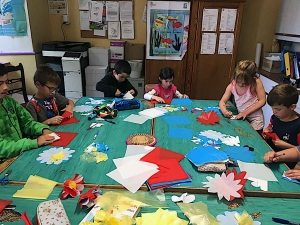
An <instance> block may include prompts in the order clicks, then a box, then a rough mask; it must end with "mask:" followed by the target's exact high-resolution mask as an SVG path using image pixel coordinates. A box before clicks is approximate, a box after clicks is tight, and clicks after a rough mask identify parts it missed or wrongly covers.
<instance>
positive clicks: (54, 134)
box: [49, 132, 60, 141]
mask: <svg viewBox="0 0 300 225" xmlns="http://www.w3.org/2000/svg"><path fill="white" fill-rule="evenodd" d="M49 135H50V136H52V137H54V141H57V140H59V139H60V136H58V135H57V134H56V133H54V132H53V133H50V134H49Z"/></svg>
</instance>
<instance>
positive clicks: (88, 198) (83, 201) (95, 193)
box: [78, 186, 102, 208]
mask: <svg viewBox="0 0 300 225" xmlns="http://www.w3.org/2000/svg"><path fill="white" fill-rule="evenodd" d="M101 195H102V191H101V190H99V189H98V186H94V187H92V188H90V189H89V190H88V191H87V192H86V193H84V194H82V195H80V197H79V199H78V205H80V206H81V207H82V206H86V207H88V208H91V207H92V206H94V205H95V200H96V199H97V198H98V197H99V196H101Z"/></svg>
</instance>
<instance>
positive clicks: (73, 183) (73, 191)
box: [60, 173, 84, 200]
mask: <svg viewBox="0 0 300 225" xmlns="http://www.w3.org/2000/svg"><path fill="white" fill-rule="evenodd" d="M83 183H84V179H83V176H81V175H79V174H77V173H76V174H75V175H74V177H73V178H70V179H68V180H66V181H65V182H64V189H63V191H62V193H61V195H60V199H62V200H63V199H66V198H67V197H69V196H70V197H72V198H74V197H76V196H77V195H80V194H81V192H82V190H83V189H84V185H83Z"/></svg>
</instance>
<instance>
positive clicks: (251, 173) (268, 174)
mask: <svg viewBox="0 0 300 225" xmlns="http://www.w3.org/2000/svg"><path fill="white" fill-rule="evenodd" d="M237 162H238V164H239V167H240V170H241V171H246V172H247V175H246V177H247V178H248V177H254V178H256V179H261V180H265V181H278V180H277V178H276V177H275V175H274V173H273V172H272V170H271V169H270V168H269V167H267V166H266V165H265V164H259V163H246V162H242V161H239V160H238V161H237Z"/></svg>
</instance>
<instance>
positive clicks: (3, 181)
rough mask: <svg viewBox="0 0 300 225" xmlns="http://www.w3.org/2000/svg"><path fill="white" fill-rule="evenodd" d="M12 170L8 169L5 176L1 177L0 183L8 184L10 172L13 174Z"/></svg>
mask: <svg viewBox="0 0 300 225" xmlns="http://www.w3.org/2000/svg"><path fill="white" fill-rule="evenodd" d="M11 172H12V170H8V171H7V172H6V173H5V174H4V177H2V178H1V179H0V183H1V184H2V185H7V184H8V182H9V179H8V176H9V174H11Z"/></svg>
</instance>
